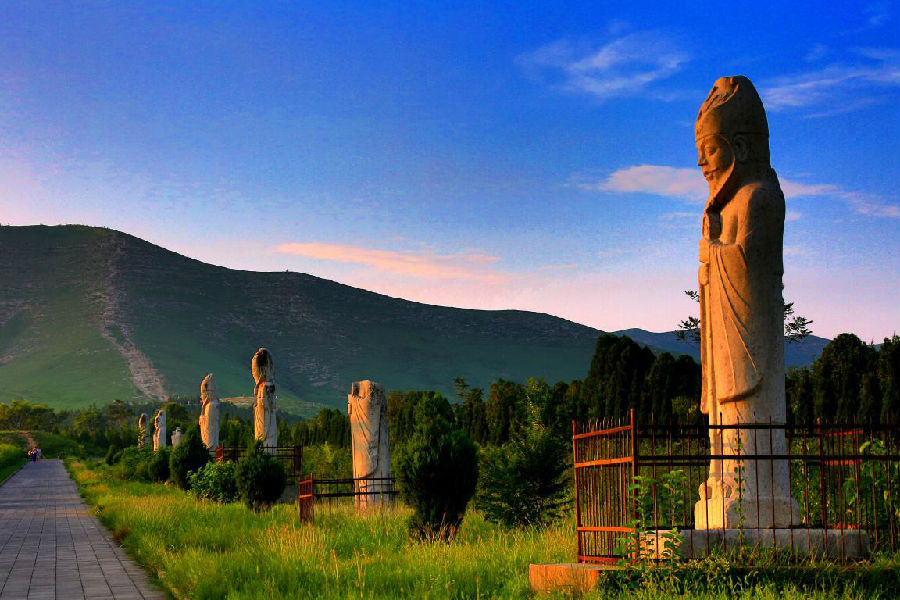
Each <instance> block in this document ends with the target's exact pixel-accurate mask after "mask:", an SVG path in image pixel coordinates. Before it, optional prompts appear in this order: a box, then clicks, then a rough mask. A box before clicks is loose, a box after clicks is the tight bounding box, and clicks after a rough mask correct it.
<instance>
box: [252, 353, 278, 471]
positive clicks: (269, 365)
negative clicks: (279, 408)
mask: <svg viewBox="0 0 900 600" xmlns="http://www.w3.org/2000/svg"><path fill="white" fill-rule="evenodd" d="M250 371H251V373H252V374H253V380H254V381H256V387H255V388H254V389H253V397H254V398H255V400H254V402H253V430H254V433H255V434H256V439H258V440H262V442H263V445H264V446H265V447H266V448H267V451H268V452H270V453H271V454H274V453H275V448H276V447H277V446H278V423H277V421H276V419H275V401H276V397H275V363H274V362H273V361H272V355H271V354H270V353H269V351H268V350H266V349H265V348H260V349H259V350H257V351H256V354H254V355H253V361H252V362H251V364H250Z"/></svg>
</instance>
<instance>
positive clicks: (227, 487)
mask: <svg viewBox="0 0 900 600" xmlns="http://www.w3.org/2000/svg"><path fill="white" fill-rule="evenodd" d="M236 466H237V465H236V464H235V463H233V462H209V463H206V466H204V467H203V468H202V469H200V470H199V471H194V472H193V473H191V474H190V477H189V479H190V483H191V492H193V494H194V495H195V496H197V498H206V499H207V500H214V501H215V502H222V503H225V502H234V501H235V500H237V499H238V498H239V494H238V488H237V479H236V477H235V469H236Z"/></svg>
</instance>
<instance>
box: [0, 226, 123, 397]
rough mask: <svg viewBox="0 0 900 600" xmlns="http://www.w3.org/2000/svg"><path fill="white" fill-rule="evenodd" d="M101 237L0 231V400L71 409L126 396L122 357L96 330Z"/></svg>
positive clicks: (76, 231) (88, 232) (78, 231)
mask: <svg viewBox="0 0 900 600" xmlns="http://www.w3.org/2000/svg"><path fill="white" fill-rule="evenodd" d="M109 235H110V233H109V232H108V231H107V230H101V229H91V228H50V227H28V228H13V227H3V228H2V233H0V257H2V259H0V281H2V282H4V286H3V288H0V324H2V325H0V357H2V358H0V400H3V401H7V400H11V399H33V400H39V401H42V402H46V403H49V404H52V405H53V406H56V407H72V406H83V405H86V404H90V403H91V402H97V403H104V402H107V401H112V400H113V399H115V398H120V399H123V400H130V399H131V398H133V397H134V395H135V389H134V386H133V385H132V383H131V380H130V377H129V376H128V371H127V366H126V364H125V361H124V359H123V358H122V357H121V356H120V354H119V353H118V352H117V351H116V349H115V348H114V347H113V346H112V344H110V343H109V342H108V341H107V340H105V339H104V338H103V337H102V336H101V332H100V313H101V310H102V302H101V298H100V295H101V294H102V293H103V292H104V291H105V289H106V267H105V265H106V256H107V251H106V244H107V241H108V238H109Z"/></svg>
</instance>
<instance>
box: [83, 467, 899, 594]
mask: <svg viewBox="0 0 900 600" xmlns="http://www.w3.org/2000/svg"><path fill="white" fill-rule="evenodd" d="M69 468H70V472H71V473H72V475H73V477H74V478H75V479H76V481H77V482H78V484H79V488H80V490H81V492H82V494H83V495H84V497H85V498H86V500H87V501H88V502H89V503H90V504H91V505H92V506H93V507H94V511H95V512H96V513H97V514H98V515H99V517H100V519H101V521H102V522H103V523H104V524H105V525H106V526H107V527H109V529H110V530H111V531H112V532H113V534H114V536H115V537H116V539H118V540H120V541H121V543H122V545H123V546H124V548H125V549H126V551H127V552H128V553H129V554H130V555H131V556H132V557H134V558H135V559H136V560H137V562H139V563H140V564H142V565H145V566H146V567H147V568H148V569H150V570H151V571H152V572H153V573H154V574H155V575H156V576H157V577H158V579H159V581H160V582H161V584H162V585H163V586H164V587H165V588H166V589H168V590H169V591H170V592H171V593H172V594H173V595H174V596H175V597H177V598H199V599H202V598H323V597H324V598H476V597H481V598H523V597H530V595H531V594H530V592H529V589H528V565H529V564H530V563H556V562H568V561H571V555H572V543H573V537H574V536H573V532H572V531H571V526H570V524H569V523H568V522H562V523H560V524H558V525H555V526H552V527H549V528H544V529H526V530H505V529H503V528H501V527H498V526H496V525H493V524H491V523H488V522H486V521H484V519H483V518H482V517H481V516H480V514H479V513H478V512H477V511H470V512H469V514H468V515H467V516H466V519H465V521H464V522H463V527H462V529H461V531H460V534H459V536H458V538H457V539H456V540H455V541H454V542H453V543H451V544H440V543H438V544H422V543H417V542H411V541H409V539H408V537H407V533H406V518H407V517H408V516H409V512H408V510H407V509H405V508H402V507H399V508H397V509H395V510H393V511H388V512H385V513H381V512H373V513H370V514H366V515H357V514H355V512H354V510H353V507H352V505H349V504H339V505H335V506H334V507H331V508H328V507H326V506H325V505H322V506H319V507H317V512H316V517H315V522H314V523H312V524H310V523H304V522H302V521H301V520H300V519H299V518H298V515H297V512H296V509H295V507H293V506H291V505H280V506H277V507H275V508H274V509H272V510H271V511H269V512H266V513H261V514H255V513H253V512H252V511H250V510H248V509H247V508H245V507H244V506H242V505H240V504H229V505H219V504H215V503H210V502H205V501H197V500H195V499H194V498H193V497H191V496H190V495H189V494H186V493H184V492H182V491H180V490H177V489H174V488H173V487H172V486H163V485H159V484H146V483H134V482H123V481H120V480H117V479H115V478H113V477H112V475H111V473H110V472H109V471H108V469H107V468H105V467H104V466H103V465H99V464H91V465H87V464H85V463H81V462H77V461H70V462H69ZM898 578H900V557H898V555H890V556H879V557H876V558H874V559H872V560H869V561H866V562H864V563H858V564H853V565H846V566H841V565H836V564H833V563H813V562H809V563H806V564H800V565H793V566H785V565H780V566H779V565H772V566H768V567H748V566H745V565H744V566H742V565H740V564H735V563H734V562H729V561H728V560H726V559H724V558H722V557H718V558H710V559H707V560H705V561H698V562H694V563H688V564H686V565H683V566H679V567H677V568H661V569H660V568H651V567H644V568H636V569H629V570H626V571H624V572H615V573H610V574H609V575H608V576H606V577H605V580H604V584H603V586H602V589H601V590H599V591H597V592H595V593H593V594H589V595H588V597H589V598H607V597H613V598H648V599H649V598H659V597H677V598H697V599H713V598H716V599H718V598H722V599H725V598H729V599H733V598H761V599H763V598H765V599H767V598H772V599H773V600H774V599H775V598H787V599H790V600H793V599H796V600H800V599H801V598H822V599H824V598H835V597H836V598H891V597H894V596H893V595H892V594H893V593H894V592H893V590H896V589H900V579H898ZM559 597H560V598H562V597H565V596H563V595H560V596H559Z"/></svg>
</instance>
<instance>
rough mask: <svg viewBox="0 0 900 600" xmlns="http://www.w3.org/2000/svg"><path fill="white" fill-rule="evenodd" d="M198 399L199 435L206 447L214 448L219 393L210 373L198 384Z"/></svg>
mask: <svg viewBox="0 0 900 600" xmlns="http://www.w3.org/2000/svg"><path fill="white" fill-rule="evenodd" d="M200 399H201V400H202V402H203V404H202V406H201V408H200V437H201V438H202V439H203V443H204V444H205V445H206V447H207V448H209V449H210V450H215V448H216V446H218V445H219V394H218V392H217V391H216V380H215V379H214V378H213V374H212V373H210V374H209V375H207V376H206V377H204V378H203V382H202V383H201V384H200Z"/></svg>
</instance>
